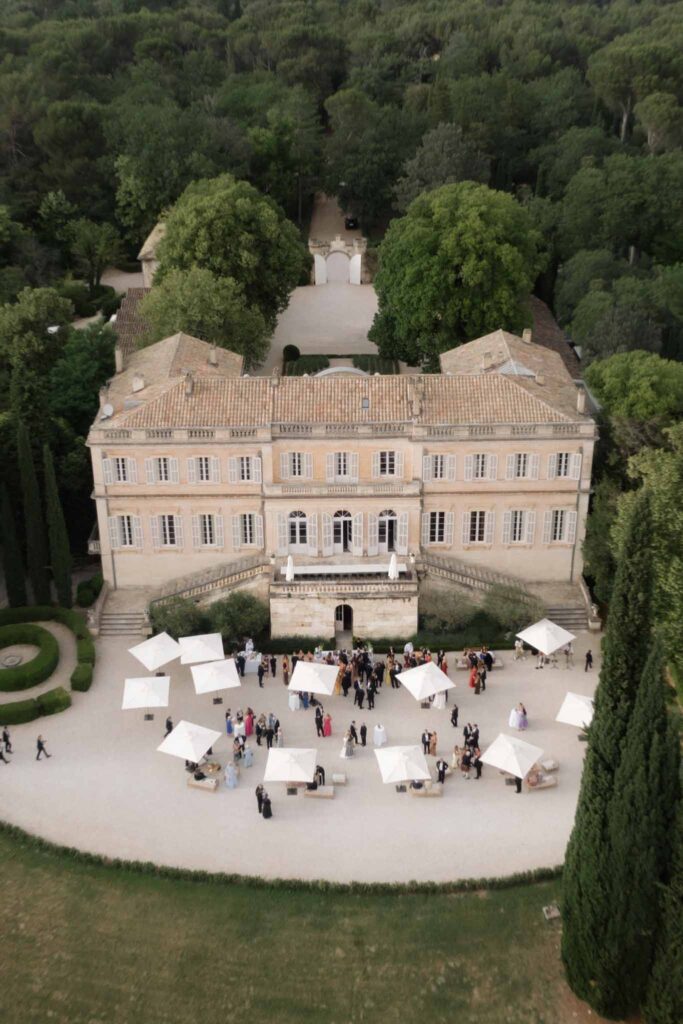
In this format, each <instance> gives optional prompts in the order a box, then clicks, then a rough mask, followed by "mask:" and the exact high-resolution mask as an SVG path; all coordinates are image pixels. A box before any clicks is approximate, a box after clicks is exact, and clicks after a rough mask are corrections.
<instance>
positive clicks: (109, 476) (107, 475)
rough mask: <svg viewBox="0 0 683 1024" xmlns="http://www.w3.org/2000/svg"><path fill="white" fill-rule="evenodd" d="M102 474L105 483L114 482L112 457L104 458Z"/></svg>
mask: <svg viewBox="0 0 683 1024" xmlns="http://www.w3.org/2000/svg"><path fill="white" fill-rule="evenodd" d="M102 474H103V476H104V482H105V484H113V483H114V467H113V465H112V461H111V459H102Z"/></svg>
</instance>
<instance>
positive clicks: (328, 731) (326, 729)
mask: <svg viewBox="0 0 683 1024" xmlns="http://www.w3.org/2000/svg"><path fill="white" fill-rule="evenodd" d="M331 735H332V716H331V715H325V717H324V719H323V736H331Z"/></svg>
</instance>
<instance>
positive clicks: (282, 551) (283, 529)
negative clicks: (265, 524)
mask: <svg viewBox="0 0 683 1024" xmlns="http://www.w3.org/2000/svg"><path fill="white" fill-rule="evenodd" d="M277 553H278V555H286V554H287V516H286V515H285V514H284V512H278V514H277Z"/></svg>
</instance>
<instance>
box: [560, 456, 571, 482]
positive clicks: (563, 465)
mask: <svg viewBox="0 0 683 1024" xmlns="http://www.w3.org/2000/svg"><path fill="white" fill-rule="evenodd" d="M569 460H570V453H569V452H558V453H557V475H558V476H569V464H570V463H569Z"/></svg>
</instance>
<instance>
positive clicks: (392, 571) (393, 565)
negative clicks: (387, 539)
mask: <svg viewBox="0 0 683 1024" xmlns="http://www.w3.org/2000/svg"><path fill="white" fill-rule="evenodd" d="M389 579H390V580H397V579H398V560H397V558H396V552H395V551H394V553H393V554H392V556H391V560H390V561H389Z"/></svg>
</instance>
